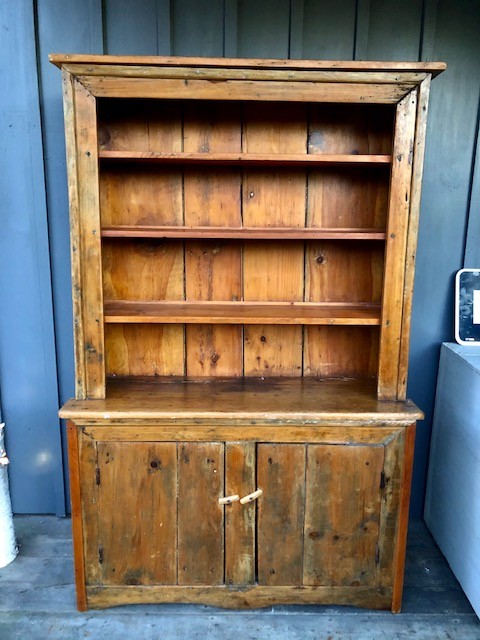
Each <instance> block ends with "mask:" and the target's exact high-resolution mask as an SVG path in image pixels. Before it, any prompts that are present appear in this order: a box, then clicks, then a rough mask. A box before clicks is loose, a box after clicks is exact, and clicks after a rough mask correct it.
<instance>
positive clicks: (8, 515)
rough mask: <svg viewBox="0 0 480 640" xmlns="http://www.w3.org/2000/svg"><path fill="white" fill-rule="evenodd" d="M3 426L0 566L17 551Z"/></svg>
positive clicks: (0, 439) (0, 438) (0, 443)
mask: <svg viewBox="0 0 480 640" xmlns="http://www.w3.org/2000/svg"><path fill="white" fill-rule="evenodd" d="M4 428H5V425H4V424H0V568H1V567H5V566H6V565H7V564H9V563H10V562H12V560H14V559H15V557H16V555H17V553H18V547H17V543H16V542H15V531H14V529H13V517H12V503H11V501H10V492H9V490H8V471H7V469H8V464H9V460H8V458H7V455H6V453H5V445H4Z"/></svg>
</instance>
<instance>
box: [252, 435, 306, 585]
mask: <svg viewBox="0 0 480 640" xmlns="http://www.w3.org/2000/svg"><path fill="white" fill-rule="evenodd" d="M305 455H306V448H305V446H304V445H295V444H288V445H287V444H259V445H258V447H257V484H258V488H259V489H262V491H263V495H262V496H260V498H258V515H257V520H258V523H257V530H258V542H257V564H258V584H259V585H268V586H275V585H282V586H283V585H290V584H293V585H301V584H302V582H303V575H302V560H303V521H304V515H305V464H306V461H305Z"/></svg>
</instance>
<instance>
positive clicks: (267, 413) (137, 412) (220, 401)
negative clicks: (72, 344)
mask: <svg viewBox="0 0 480 640" xmlns="http://www.w3.org/2000/svg"><path fill="white" fill-rule="evenodd" d="M105 416H108V418H105ZM129 416H130V417H131V418H132V419H133V418H135V419H136V420H137V421H138V420H142V421H145V422H148V421H150V420H154V421H157V423H158V424H162V423H163V421H164V420H170V419H173V420H175V419H179V418H180V419H183V420H188V419H190V420H201V419H204V420H206V421H209V420H211V419H217V420H218V419H220V420H221V419H222V418H223V419H224V420H226V419H228V420H232V419H235V418H239V419H244V418H245V419H248V420H255V419H256V423H258V424H260V423H261V421H263V420H269V421H270V420H273V421H275V422H276V423H277V424H282V423H284V422H285V420H288V419H292V420H294V421H296V420H305V421H307V422H310V421H313V422H314V423H321V422H322V421H323V424H329V423H330V424H337V425H338V424H345V423H347V424H348V423H349V422H351V421H355V420H357V421H362V420H363V421H371V422H372V423H373V424H378V423H382V422H383V421H387V422H388V421H389V420H393V421H396V422H402V421H403V422H405V421H406V422H407V424H410V423H411V422H412V421H415V420H421V419H422V418H423V413H422V412H421V411H420V410H419V409H418V408H417V407H416V406H415V405H414V404H413V403H412V402H410V401H408V400H407V401H406V402H396V401H393V400H380V399H378V398H377V396H376V394H375V381H374V380H368V379H328V378H327V379H316V378H299V379H294V378H288V377H286V378H271V379H263V380H262V379H259V378H243V379H234V378H227V379H220V378H197V379H187V378H180V379H176V378H168V377H166V378H160V377H156V378H118V379H115V378H114V379H110V380H109V382H108V389H107V397H106V399H104V400H89V401H86V400H81V399H79V400H73V399H72V400H69V401H68V402H67V403H66V404H65V405H64V406H63V407H62V409H61V411H60V417H61V418H65V419H67V420H69V419H73V418H75V417H78V418H81V420H82V421H85V420H97V421H99V422H100V424H101V423H102V421H104V420H105V419H107V420H115V421H117V420H125V419H126V420H128V417H129ZM284 427H285V429H286V425H284ZM252 428H254V426H252Z"/></svg>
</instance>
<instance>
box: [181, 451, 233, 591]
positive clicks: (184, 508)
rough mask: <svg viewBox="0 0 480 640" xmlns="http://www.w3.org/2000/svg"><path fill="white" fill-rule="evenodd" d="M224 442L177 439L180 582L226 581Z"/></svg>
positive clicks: (218, 582) (211, 582)
mask: <svg viewBox="0 0 480 640" xmlns="http://www.w3.org/2000/svg"><path fill="white" fill-rule="evenodd" d="M224 482H225V481H224V445H223V444H221V443H218V442H211V443H203V442H202V443H200V442H179V443H178V503H177V504H178V507H177V509H178V523H177V527H178V533H177V535H178V584H180V585H198V584H202V585H209V584H222V583H223V581H224V513H223V510H224V507H222V506H221V505H219V504H218V498H221V497H222V496H223V495H224Z"/></svg>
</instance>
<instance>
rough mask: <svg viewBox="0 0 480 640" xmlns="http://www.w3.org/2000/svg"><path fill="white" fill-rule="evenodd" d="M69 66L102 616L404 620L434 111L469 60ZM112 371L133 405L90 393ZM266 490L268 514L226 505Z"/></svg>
mask: <svg viewBox="0 0 480 640" xmlns="http://www.w3.org/2000/svg"><path fill="white" fill-rule="evenodd" d="M54 61H55V62H56V63H57V64H61V63H62V61H63V63H64V64H65V67H64V69H66V70H67V72H69V73H71V74H73V76H74V77H75V80H74V83H76V84H75V87H76V92H75V93H74V92H73V91H72V83H71V82H70V85H69V86H70V89H68V87H67V91H66V93H67V95H66V102H65V104H66V114H67V118H70V123H72V122H74V123H75V126H76V127H77V128H76V129H75V126H74V127H72V125H71V124H70V129H69V128H68V127H69V125H68V124H67V137H68V136H69V138H68V140H67V144H68V145H69V149H70V150H71V153H72V154H73V157H74V161H73V162H72V163H71V165H70V173H71V190H70V191H71V198H70V199H71V208H72V212H73V213H72V222H73V235H72V238H73V242H79V243H80V244H79V246H80V256H81V260H80V261H77V263H75V257H74V282H76V283H77V284H78V285H82V287H83V285H85V286H86V288H87V291H86V293H85V294H84V293H83V291H82V292H80V289H78V292H79V293H81V294H82V295H79V296H78V300H77V307H78V313H77V311H76V312H75V313H76V319H77V320H78V327H79V329H78V332H77V335H78V336H79V337H81V339H82V340H84V339H87V338H88V347H89V349H88V350H87V352H86V353H85V352H83V353H82V354H79V355H78V357H77V371H79V373H80V375H79V382H78V390H79V391H77V397H78V399H77V400H75V401H70V402H69V403H68V404H67V405H66V406H65V407H64V408H63V410H62V413H61V415H62V416H63V417H67V418H70V419H74V420H75V421H76V424H77V425H81V426H78V427H75V429H76V430H77V431H78V433H80V434H81V438H80V458H81V460H80V464H79V466H80V469H81V472H82V473H84V474H85V476H84V477H82V478H81V502H82V509H83V511H82V521H83V530H82V532H81V534H82V535H83V536H84V539H83V545H84V554H85V562H86V564H87V568H88V573H87V575H86V576H85V579H86V583H87V585H88V587H87V589H88V591H87V596H88V606H93V607H95V606H99V607H101V606H105V605H106V604H121V603H123V602H125V603H126V602H156V601H161V602H180V601H181V602H188V601H192V602H203V603H206V604H217V605H220V606H230V607H251V606H267V605H271V604H274V603H279V602H285V603H289V602H317V603H329V602H334V603H336V604H357V605H359V606H375V607H385V608H388V607H390V608H392V610H394V611H398V610H399V607H400V601H401V589H402V581H403V565H404V551H405V545H404V542H405V532H406V525H407V516H408V499H409V487H410V478H411V464H412V456H413V437H414V436H413V433H414V431H413V430H414V425H413V423H414V421H415V420H416V419H418V418H420V417H421V416H422V414H421V412H419V411H418V409H417V408H416V407H415V406H414V405H412V404H411V403H408V402H398V401H396V400H398V398H397V394H398V397H400V398H403V397H404V386H405V375H404V373H405V371H406V353H407V349H408V337H407V336H408V327H409V314H410V310H411V296H410V293H409V292H408V291H406V288H409V287H410V286H411V284H412V282H413V275H412V273H413V261H414V255H413V254H414V244H415V242H414V241H415V236H416V227H417V213H418V202H419V184H420V180H421V160H422V154H423V135H424V124H425V122H424V120H425V113H424V109H423V107H424V106H426V100H427V96H428V83H429V74H430V73H433V74H435V73H437V72H440V71H441V70H442V68H443V65H437V64H436V63H428V64H427V63H424V64H420V65H417V64H415V63H412V64H410V63H408V64H405V63H358V62H354V63H349V62H347V63H328V62H311V61H275V60H274V61H272V60H270V61H268V60H267V61H255V60H251V61H246V60H243V61H242V60H232V61H228V60H219V59H210V60H207V59H203V60H202V59H190V60H188V63H187V61H186V60H185V59H183V62H182V60H181V59H171V58H135V57H132V58H122V59H119V58H116V57H106V58H100V59H96V58H95V57H91V58H84V57H83V58H82V57H78V56H73V57H70V58H69V57H68V56H66V57H64V58H63V60H61V59H60V58H59V57H58V56H57V57H54ZM99 62H103V63H104V64H99ZM230 63H231V64H230ZM65 77H66V79H67V81H68V80H69V78H70V76H69V75H66V76H65ZM422 83H423V84H422ZM419 86H420V87H421V89H420V90H419V100H418V104H416V102H415V100H416V96H417V91H416V88H417V87H419ZM93 96H95V98H96V99H97V102H96V101H95V98H94V97H93ZM113 97H114V98H115V100H110V99H109V98H113ZM131 98H135V101H133V100H131ZM158 98H160V100H158ZM162 98H165V100H163V99H162ZM185 99H187V100H190V99H195V100H196V103H195V104H193V103H189V102H187V101H186V100H185ZM335 102H336V103H337V104H334V105H332V104H331V103H335ZM312 103H316V104H312ZM342 103H343V104H342ZM355 103H363V104H355ZM375 103H382V104H375ZM133 105H135V108H133ZM97 108H98V114H99V120H98V143H99V157H100V163H99V164H97V155H96V153H97V150H96V149H97V147H96V140H97V131H96V129H95V126H92V127H91V129H92V130H91V131H87V129H86V127H84V128H83V129H82V130H80V129H79V128H78V126H79V124H78V123H79V122H80V123H82V122H83V123H84V124H85V123H86V122H90V123H92V122H93V119H94V115H95V113H96V110H97ZM69 109H70V111H69ZM72 110H73V112H75V117H74V118H73V120H72V118H71V115H72V114H71V112H72ZM394 113H395V126H393V116H394ZM79 131H80V134H79V135H77V134H78V132H79ZM91 141H95V155H94V157H93V160H94V162H93V164H92V165H90V164H89V160H88V158H89V156H88V155H86V156H85V158H84V157H83V156H81V153H82V152H84V148H83V146H82V145H83V143H84V142H88V143H89V142H91ZM414 143H415V147H414V146H413V145H414ZM412 156H413V160H412ZM412 162H413V163H414V164H413V165H412ZM390 170H391V179H390V174H389V172H390ZM410 191H411V193H410ZM87 204H88V211H87V210H86V207H87ZM82 207H83V208H82ZM99 216H101V223H102V224H101V227H100V224H99V222H100V220H99ZM409 216H411V219H410V221H409ZM76 220H79V223H78V224H77V223H76ZM93 222H95V225H94V224H93ZM75 225H76V226H75ZM90 231H93V233H92V236H95V237H94V238H93V239H92V238H90V237H89V236H86V235H85V234H86V233H89V232H90ZM82 234H83V235H82ZM101 238H103V240H102V244H103V248H102V265H103V271H102V272H100V270H99V269H97V268H96V266H98V265H99V260H100V242H101ZM78 239H79V240H78ZM82 243H83V244H82ZM87 249H88V250H89V251H90V253H88V252H87ZM73 254H75V247H74V250H73ZM91 255H93V261H92V264H93V266H94V269H93V270H91V272H89V273H88V274H87V276H86V275H85V272H86V269H89V268H90V266H91V265H90V264H89V263H88V262H87V261H86V260H85V259H86V258H89V257H90V256H91ZM95 261H96V262H95ZM75 265H76V266H75ZM76 268H77V271H75V269H76ZM102 281H103V293H104V296H105V303H104V305H103V301H102V300H101V296H102V287H101V286H100V283H101V282H102ZM92 289H94V290H95V291H93V293H92ZM82 296H83V297H82ZM89 296H90V297H89ZM92 296H93V297H92ZM95 296H97V298H95ZM89 300H90V301H92V300H93V304H91V303H90V302H89V303H88V305H87V307H86V306H85V304H86V303H85V301H87V302H88V301H89ZM95 300H96V303H95ZM85 308H87V312H88V313H90V312H91V309H92V308H95V309H100V312H103V311H104V312H105V321H106V325H105V346H106V350H105V351H104V350H103V344H101V345H100V346H101V358H99V359H98V364H97V365H96V368H95V366H93V365H92V358H93V359H94V357H95V354H96V343H95V336H97V337H98V336H100V342H101V341H102V340H103V316H102V317H100V316H98V317H96V319H97V320H98V321H99V322H98V323H97V324H98V325H99V326H98V327H97V328H96V330H97V334H95V333H94V332H92V326H91V321H92V319H91V316H89V315H88V313H87V315H85ZM79 314H80V317H78V315H79ZM89 323H90V324H89ZM184 324H185V326H186V329H185V334H184V328H183V325H184ZM301 324H304V325H307V326H306V327H304V328H302V327H300V326H295V325H301ZM241 325H244V326H243V327H242V326H241ZM281 325H286V326H281ZM288 325H290V326H288ZM314 325H317V326H314ZM335 325H338V326H335ZM184 335H186V340H184ZM91 336H93V341H92V340H91V339H90V338H91ZM97 341H98V340H97ZM82 358H83V360H82ZM101 360H103V362H101ZM100 362H101V365H100ZM98 369H101V374H102V375H104V374H105V371H106V372H107V373H108V374H109V375H113V376H116V377H117V378H116V379H115V380H112V381H111V382H110V381H109V382H108V386H107V398H106V399H101V398H98V399H91V400H85V399H82V398H84V396H86V395H87V396H88V395H90V392H87V391H86V389H87V387H88V385H90V387H91V385H92V380H93V382H94V385H95V384H96V383H97V379H96V378H95V375H94V374H95V371H97V370H98ZM185 374H186V377H185V378H183V377H179V376H182V375H185ZM377 374H378V384H377V381H376V380H375V378H376V376H377ZM132 375H134V376H135V378H132V377H131V376H132ZM242 375H246V376H251V378H250V379H244V378H242V377H241V376H242ZM302 375H303V376H305V377H304V378H302V377H301V376H302ZM319 375H320V376H323V377H324V379H320V378H317V377H316V376H319ZM92 376H93V377H92ZM122 376H128V377H125V378H122ZM171 376H173V377H171ZM352 376H355V377H356V379H352ZM342 377H343V379H341V378H342ZM83 378H85V380H83ZM325 378H326V379H325ZM335 378H337V379H335ZM100 382H101V383H102V384H100V386H99V389H100V391H98V389H97V391H95V393H97V394H98V395H100V396H101V394H102V393H103V379H100ZM82 385H83V386H82ZM410 425H413V426H410ZM107 454H108V455H107ZM107 459H108V463H107ZM115 460H117V466H116V465H115ZM118 461H120V463H121V464H120V465H118ZM153 463H155V464H153ZM120 467H122V469H126V473H124V475H123V476H120V475H119V474H120V471H119V468H120ZM97 468H98V469H99V472H98V473H99V476H98V478H97V472H96V469H97ZM128 469H131V470H133V473H129V472H128ZM167 470H168V473H166V474H164V475H163V476H162V474H160V471H167ZM159 476H162V477H164V480H165V481H164V482H163V483H161V482H160V483H159V482H156V479H158V477H159ZM131 478H132V479H131ZM132 483H133V486H130V485H131V484H132ZM257 488H260V489H262V491H263V493H262V495H260V497H259V498H258V499H257V500H256V501H255V502H252V503H251V504H246V505H240V504H239V503H233V504H231V505H227V506H222V505H219V504H218V499H219V498H220V497H222V496H225V495H227V494H239V495H245V494H248V493H251V492H252V491H254V490H255V489H257ZM120 495H122V496H125V509H124V511H123V512H121V511H118V510H117V511H115V513H113V511H112V509H113V507H112V505H113V506H114V505H115V504H116V503H117V504H118V503H119V502H120V500H119V498H120ZM165 498H166V499H165ZM168 499H170V501H173V502H172V504H174V507H171V508H170V509H168ZM78 500H80V498H78ZM157 503H158V504H157ZM97 510H99V512H98V513H97ZM132 514H135V515H136V519H135V521H134V523H133V524H131V523H130V521H129V518H131V516H132ZM167 517H168V518H169V521H168V526H167V527H166V528H165V529H163V522H164V521H165V519H166V518H167ZM159 520H160V521H161V522H162V524H160V525H159V524H158V523H159ZM112 522H113V523H114V524H115V523H116V524H115V527H114V529H113V530H112V529H111V528H110V525H111V523H112ZM145 523H146V524H147V525H148V526H147V529H148V532H147V534H145V535H144V536H143V538H142V535H143V534H142V532H144V531H146V529H145V530H144V529H143V528H142V527H143V525H144V524H145ZM150 525H151V526H150ZM157 526H161V527H162V531H159V530H157V529H156V528H155V527H157ZM155 531H156V532H157V534H158V535H157V534H155ZM119 532H120V535H119ZM122 532H123V533H124V535H123V534H122ZM136 533H137V534H138V535H136ZM132 535H133V538H132V540H131V541H130V542H129V540H130V538H131V537H132ZM162 536H163V537H162ZM127 538H128V540H127ZM142 540H143V542H142ZM159 540H160V542H161V544H160V545H159V544H158V541H159ZM162 540H163V542H162ZM127 547H131V548H132V549H133V552H134V553H133V560H132V562H129V566H128V567H127V565H126V564H125V558H126V557H128V554H125V553H123V555H122V550H124V549H126V548H127ZM159 547H161V549H162V550H163V553H159V551H158V549H159ZM256 565H257V567H256ZM256 568H257V570H258V576H256V575H255V572H256ZM113 569H115V571H113ZM112 574H115V576H113V577H112ZM127 574H128V575H127ZM134 574H135V575H134ZM256 579H258V582H259V583H260V585H255V580H256ZM84 582H85V580H84ZM129 582H130V584H129ZM175 583H177V584H178V586H175ZM162 584H164V585H169V586H165V587H162V586H160V585H162ZM107 585H108V586H107ZM290 585H291V586H290ZM239 586H241V587H242V588H241V590H239V589H238V587H239ZM299 587H300V588H299ZM81 589H83V594H84V595H83V598H84V601H83V604H82V603H81V604H82V606H83V607H86V606H87V602H85V589H84V587H81Z"/></svg>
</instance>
